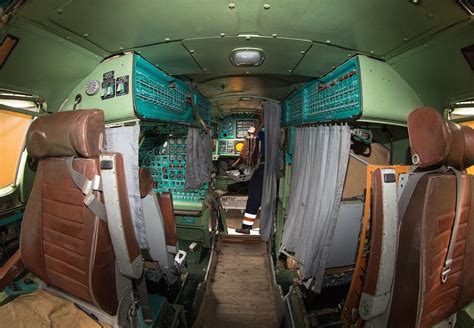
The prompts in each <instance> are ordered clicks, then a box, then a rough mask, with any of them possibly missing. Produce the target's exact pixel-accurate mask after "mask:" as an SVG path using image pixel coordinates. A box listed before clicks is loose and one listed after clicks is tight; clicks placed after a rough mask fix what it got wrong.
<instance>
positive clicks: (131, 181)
mask: <svg viewBox="0 0 474 328" xmlns="http://www.w3.org/2000/svg"><path fill="white" fill-rule="evenodd" d="M139 135H140V126H139V125H138V124H134V125H131V126H119V127H111V128H107V129H106V138H107V147H106V149H107V152H111V153H121V154H122V157H123V165H124V171H125V180H126V182H127V191H128V201H129V203H130V211H131V214H132V219H133V225H134V227H135V234H136V235H137V241H138V244H139V245H140V248H142V249H145V248H148V245H149V243H148V237H147V235H146V230H145V219H144V218H143V209H142V201H141V198H140V189H139V178H138V148H139V145H138V138H139Z"/></svg>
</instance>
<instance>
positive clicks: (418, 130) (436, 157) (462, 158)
mask: <svg viewBox="0 0 474 328" xmlns="http://www.w3.org/2000/svg"><path fill="white" fill-rule="evenodd" d="M408 135H409V137H410V147H411V154H412V161H413V164H415V165H419V166H421V167H428V166H436V165H439V166H441V165H446V166H452V167H454V168H455V169H458V170H464V169H465V168H467V167H469V166H471V165H473V164H474V130H472V129H471V128H470V127H467V126H461V125H459V124H456V123H454V122H450V121H446V120H445V119H444V118H443V116H442V115H441V113H439V112H438V111H436V110H434V109H433V108H430V107H420V108H417V109H415V110H414V111H413V112H411V113H410V115H408Z"/></svg>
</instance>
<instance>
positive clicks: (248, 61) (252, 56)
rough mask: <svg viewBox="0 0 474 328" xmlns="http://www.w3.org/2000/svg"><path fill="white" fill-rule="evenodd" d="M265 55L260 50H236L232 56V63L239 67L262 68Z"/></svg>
mask: <svg viewBox="0 0 474 328" xmlns="http://www.w3.org/2000/svg"><path fill="white" fill-rule="evenodd" d="M264 60H265V54H264V53H263V50H262V49H258V48H236V49H234V50H232V52H231V54H230V62H231V63H232V65H234V66H237V67H249V66H260V65H262V63H263V61H264Z"/></svg>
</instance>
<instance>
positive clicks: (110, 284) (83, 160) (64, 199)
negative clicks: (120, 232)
mask: <svg viewBox="0 0 474 328" xmlns="http://www.w3.org/2000/svg"><path fill="white" fill-rule="evenodd" d="M104 136H105V133H104V114H103V112H102V111H100V110H85V111H70V112H60V113H55V114H52V115H49V116H46V117H41V118H38V119H37V120H36V121H34V122H33V124H32V125H31V127H30V129H29V131H28V134H27V149H28V153H29V155H30V156H31V157H33V158H37V159H39V160H40V161H39V163H38V169H37V173H36V178H35V182H34V185H33V189H32V191H31V195H30V198H29V200H28V204H27V207H26V210H25V214H24V218H23V222H22V228H21V236H20V250H19V251H20V254H21V260H22V262H23V264H24V266H25V267H26V269H28V270H29V271H31V272H33V273H34V274H36V275H37V276H38V277H40V278H41V279H42V280H43V281H45V282H46V283H47V284H48V285H51V286H53V287H55V288H58V289H60V290H62V291H64V292H66V293H69V294H71V295H72V296H75V297H78V298H80V299H82V300H84V301H87V302H90V303H92V304H94V305H96V306H97V307H99V308H101V309H103V310H104V311H106V312H107V313H109V314H112V315H113V314H115V313H116V312H117V307H118V301H117V293H116V283H115V255H114V249H113V246H112V242H111V238H110V235H109V230H108V226H107V222H106V221H104V220H102V219H100V218H99V217H97V216H96V215H95V214H94V213H93V212H92V211H91V210H90V209H89V208H88V207H87V206H86V205H85V204H84V194H83V192H82V191H81V189H80V188H78V187H77V185H76V184H75V183H74V181H73V179H72V177H71V175H70V172H69V171H68V168H67V165H66V159H67V157H64V156H76V157H77V158H75V159H74V161H73V168H74V169H75V170H76V171H77V172H79V173H81V174H82V175H83V176H85V177H86V178H87V179H89V180H92V179H93V178H94V176H96V175H100V162H99V155H100V154H101V153H102V152H103V149H104V148H103V143H104V142H105V140H104ZM118 157H121V156H120V155H118ZM116 170H117V177H118V179H117V180H118V183H119V185H118V189H119V191H120V193H119V194H120V195H121V197H120V198H123V195H125V198H123V199H125V200H126V199H127V197H126V195H127V194H126V185H125V182H124V178H123V167H122V169H121V166H120V165H118V166H117V168H116ZM94 194H95V196H96V198H97V199H98V200H99V201H102V195H101V192H97V191H96V192H94ZM120 207H121V210H122V218H123V226H124V228H125V229H124V230H125V234H126V239H127V247H128V253H129V254H130V258H131V259H133V258H136V257H137V256H139V248H138V244H137V241H136V237H135V233H134V230H133V224H132V222H131V216H130V209H129V205H128V201H124V202H121V204H120ZM16 265H17V266H18V264H16ZM10 278H11V275H10Z"/></svg>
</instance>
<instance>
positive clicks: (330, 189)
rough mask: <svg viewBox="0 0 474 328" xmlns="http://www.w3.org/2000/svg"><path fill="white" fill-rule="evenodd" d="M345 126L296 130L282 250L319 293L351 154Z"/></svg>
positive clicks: (347, 130)
mask: <svg viewBox="0 0 474 328" xmlns="http://www.w3.org/2000/svg"><path fill="white" fill-rule="evenodd" d="M350 136H351V133H350V128H349V127H348V126H347V125H340V126H339V125H335V126H318V127H304V128H297V129H296V133H295V148H294V153H293V167H292V176H291V192H290V199H289V205H288V215H287V218H286V221H285V228H284V233H283V241H282V244H283V247H284V248H285V249H286V250H287V251H291V252H294V253H295V258H296V259H297V260H298V261H299V262H300V263H301V264H302V266H303V274H304V275H305V276H306V277H313V278H314V286H313V290H314V291H315V292H318V293H319V292H320V291H321V285H322V282H323V278H324V271H325V269H326V263H327V260H328V257H329V253H330V250H331V245H332V239H333V235H334V229H335V227H336V221H337V215H338V212H339V207H340V204H341V196H342V189H343V186H344V179H345V176H346V171H347V163H348V160H349V150H350V142H351V141H350Z"/></svg>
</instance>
